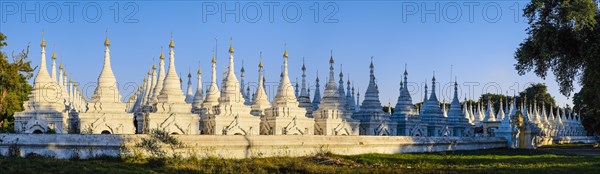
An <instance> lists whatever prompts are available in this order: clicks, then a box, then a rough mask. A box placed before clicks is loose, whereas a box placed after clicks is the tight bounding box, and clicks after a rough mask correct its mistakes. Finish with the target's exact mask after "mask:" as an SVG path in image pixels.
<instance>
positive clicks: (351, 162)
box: [0, 149, 600, 174]
mask: <svg viewBox="0 0 600 174" xmlns="http://www.w3.org/2000/svg"><path fill="white" fill-rule="evenodd" d="M0 171H1V172H0V173H511V174H512V173H543V174H546V173H600V157H586V156H561V155H554V154H550V153H547V152H540V151H537V150H511V149H492V150H478V151H454V152H439V153H413V154H392V155H387V154H365V155H355V156H342V155H332V154H318V155H316V156H306V157H293V158H292V157H270V158H252V159H220V158H208V159H197V158H189V159H175V158H167V159H139V158H106V157H101V158H95V159H87V160H59V159H52V158H45V157H39V156H31V157H28V158H14V157H10V158H9V157H0Z"/></svg>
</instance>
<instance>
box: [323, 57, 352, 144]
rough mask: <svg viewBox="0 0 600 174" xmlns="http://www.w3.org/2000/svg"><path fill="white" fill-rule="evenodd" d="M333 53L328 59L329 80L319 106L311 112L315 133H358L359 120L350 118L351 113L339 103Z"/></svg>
mask: <svg viewBox="0 0 600 174" xmlns="http://www.w3.org/2000/svg"><path fill="white" fill-rule="evenodd" d="M333 63H334V61H333V55H331V57H330V59H329V81H327V84H326V85H325V92H324V94H323V98H322V99H321V102H320V104H319V108H318V109H317V110H315V111H314V112H313V117H314V119H315V135H358V134H359V130H358V126H359V124H360V123H359V122H358V121H356V120H354V119H352V118H351V117H352V113H351V112H350V111H347V110H346V106H345V105H344V104H343V103H341V100H340V98H345V96H340V92H339V91H338V87H337V84H336V83H335V76H334V72H333Z"/></svg>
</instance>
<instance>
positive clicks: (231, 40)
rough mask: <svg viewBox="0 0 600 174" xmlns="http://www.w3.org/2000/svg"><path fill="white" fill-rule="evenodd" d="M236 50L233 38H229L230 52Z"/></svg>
mask: <svg viewBox="0 0 600 174" xmlns="http://www.w3.org/2000/svg"><path fill="white" fill-rule="evenodd" d="M234 51H235V50H234V49H233V38H229V53H233V52H234Z"/></svg>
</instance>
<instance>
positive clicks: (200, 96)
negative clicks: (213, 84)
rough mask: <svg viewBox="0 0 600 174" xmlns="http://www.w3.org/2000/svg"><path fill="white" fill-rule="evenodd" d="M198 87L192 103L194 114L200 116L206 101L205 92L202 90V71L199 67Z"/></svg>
mask: <svg viewBox="0 0 600 174" xmlns="http://www.w3.org/2000/svg"><path fill="white" fill-rule="evenodd" d="M197 74H198V86H197V87H196V93H195V94H194V100H193V101H192V112H193V113H195V114H200V110H201V109H202V102H203V101H204V90H203V89H202V70H200V67H198V72H197Z"/></svg>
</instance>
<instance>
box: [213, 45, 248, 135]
mask: <svg viewBox="0 0 600 174" xmlns="http://www.w3.org/2000/svg"><path fill="white" fill-rule="evenodd" d="M233 53H234V50H233V45H231V44H230V46H229V67H228V68H227V74H226V75H225V77H224V79H223V83H222V89H221V96H220V97H219V104H218V105H216V106H214V107H212V112H208V113H207V115H206V118H203V120H202V122H203V124H204V126H203V133H205V134H211V135H258V134H259V128H260V117H256V116H253V115H251V114H250V111H251V108H250V106H247V105H244V102H245V98H244V97H243V96H242V92H241V91H240V86H239V85H240V82H239V81H238V80H237V77H236V75H235V67H234V63H233ZM211 88H212V86H211ZM211 93H212V92H211ZM209 95H212V94H209ZM207 101H208V97H207ZM207 101H205V103H206V102H207Z"/></svg>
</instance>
